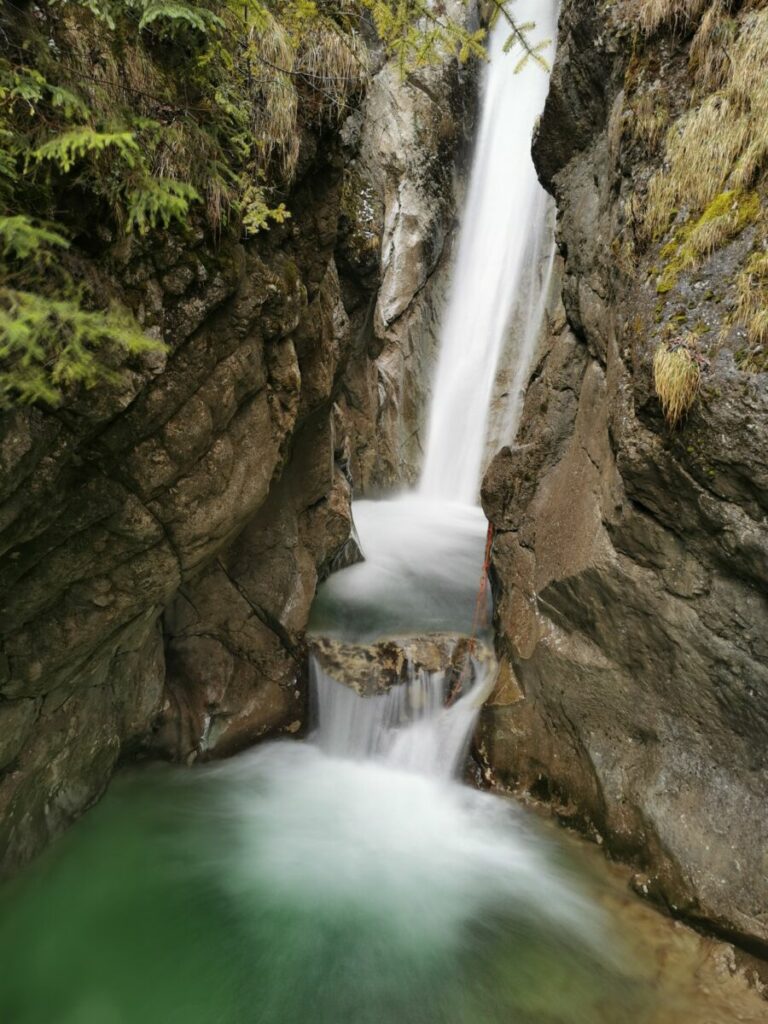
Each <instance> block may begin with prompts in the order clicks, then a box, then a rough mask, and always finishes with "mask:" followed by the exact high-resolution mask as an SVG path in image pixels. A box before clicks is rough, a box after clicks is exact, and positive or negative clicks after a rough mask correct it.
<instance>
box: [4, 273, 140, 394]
mask: <svg viewBox="0 0 768 1024" xmlns="http://www.w3.org/2000/svg"><path fill="white" fill-rule="evenodd" d="M157 347H158V345H157V342H155V341H152V340H151V339H149V338H147V337H146V336H145V335H143V334H141V332H140V331H138V330H136V328H135V327H134V326H133V325H132V324H131V322H130V320H129V319H128V318H127V317H126V316H125V315H124V314H121V313H120V312H113V313H112V314H111V315H108V316H105V315H104V314H103V313H100V312H87V311H86V310H84V309H83V308H82V306H81V304H80V302H79V301H77V300H67V299H51V298H46V297H44V296H42V295H40V294H37V293H34V292H25V291H16V290H15V289H12V288H0V366H2V367H3V369H2V372H0V408H2V407H4V406H8V405H11V404H14V403H17V402H47V403H49V404H51V405H54V404H56V403H57V402H58V401H59V400H60V398H61V395H62V388H63V387H66V386H71V385H76V384H83V385H85V386H86V387H93V386H94V385H95V384H98V383H101V382H102V381H116V380H117V379H119V378H118V374H117V373H116V372H115V371H114V370H113V369H111V368H110V367H109V365H108V363H107V362H106V361H105V360H104V358H103V357H104V353H105V350H107V351H108V350H109V349H110V348H112V349H115V350H119V351H122V352H123V353H128V354H137V353H140V352H148V351H151V350H153V349H157Z"/></svg>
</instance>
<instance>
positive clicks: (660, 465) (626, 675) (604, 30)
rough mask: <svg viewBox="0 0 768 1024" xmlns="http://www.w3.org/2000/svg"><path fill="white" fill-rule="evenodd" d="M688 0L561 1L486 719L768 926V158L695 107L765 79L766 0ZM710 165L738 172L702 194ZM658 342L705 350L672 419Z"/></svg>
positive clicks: (693, 905)
mask: <svg viewBox="0 0 768 1024" xmlns="http://www.w3.org/2000/svg"><path fill="white" fill-rule="evenodd" d="M673 7H675V5H671V4H667V5H665V4H656V5H655V6H654V5H651V4H648V3H643V2H641V0H639V2H636V3H622V4H584V3H581V2H578V0H566V2H565V3H564V5H563V9H562V14H561V24H560V40H559V51H558V57H557V62H556V65H555V68H554V74H553V79H552V89H551V94H550V97H549V100H548V102H547V106H546V110H545V113H544V116H543V118H542V122H541V125H540V129H539V132H538V136H537V138H536V141H535V145H534V154H535V158H536V162H537V166H538V169H539V173H540V176H541V178H542V180H543V182H544V183H545V185H546V187H547V188H548V189H549V190H550V191H551V192H552V193H553V194H554V196H555V197H556V199H557V203H558V208H559V220H558V243H559V249H560V254H561V257H562V260H561V263H562V274H563V277H562V298H563V308H562V309H561V310H560V311H559V312H558V311H555V312H554V313H553V315H552V317H551V322H550V328H551V330H550V332H549V337H548V339H547V341H546V344H544V345H543V346H542V348H541V350H540V351H539V353H538V356H537V359H536V361H535V368H534V370H533V373H532V375H531V379H530V381H529V385H528V391H527V396H526V401H525V409H524V414H523V422H522V425H521V429H520V433H519V435H518V438H517V440H516V443H515V444H514V445H513V446H511V447H509V448H505V449H503V450H502V451H501V452H500V453H499V454H498V455H497V457H496V458H495V460H494V462H493V463H492V465H491V467H490V469H489V472H488V474H487V477H486V479H485V482H484V491H483V496H484V506H485V509H486V511H487V514H488V516H489V518H490V519H491V521H492V522H493V523H494V525H495V527H496V537H495V542H494V552H493V584H494V592H495V598H496V628H497V643H498V652H499V654H500V656H501V658H502V661H503V663H504V666H505V667H504V672H505V676H504V679H505V685H504V686H502V687H500V689H499V691H498V693H497V695H496V697H495V698H494V700H493V701H492V703H491V706H490V707H489V708H488V709H487V711H486V713H485V716H484V721H483V724H482V730H481V740H480V746H481V750H482V753H483V755H484V758H485V760H486V764H487V766H488V769H489V771H490V772H491V773H492V774H493V776H494V777H495V778H496V780H497V781H499V782H500V783H502V784H504V785H507V786H509V787H512V788H515V789H516V790H518V791H521V792H528V793H530V794H532V795H533V796H534V797H536V798H539V799H543V800H546V801H549V802H551V803H552V804H553V805H554V806H555V808H556V809H557V812H558V813H559V814H560V815H561V816H562V817H563V818H564V819H566V820H568V821H570V822H573V823H577V824H579V825H580V826H581V827H582V828H584V829H586V830H588V831H589V832H591V833H592V834H594V835H595V836H596V837H598V838H599V839H600V841H603V840H604V841H605V842H606V844H607V846H608V847H609V848H610V849H611V850H612V851H613V852H614V853H615V854H616V855H618V856H620V857H623V858H626V859H631V860H633V861H634V862H635V863H636V864H637V866H638V875H637V884H638V887H639V888H640V889H641V890H642V891H643V892H645V893H647V894H649V895H652V896H654V897H655V898H657V899H659V900H661V901H663V902H665V903H666V905H667V906H668V907H669V908H670V909H671V910H672V911H673V912H674V913H677V914H682V915H686V916H688V917H689V918H692V919H700V920H703V921H706V922H707V924H708V925H709V926H711V927H715V928H718V929H720V930H721V931H722V932H723V933H725V934H728V935H732V936H735V937H737V938H738V939H739V940H740V941H742V942H743V943H745V944H751V945H753V946H754V947H755V948H761V949H763V950H765V949H766V948H768V946H767V945H766V944H767V943H768V919H767V918H766V907H768V885H767V882H766V879H767V877H768V875H767V873H766V868H767V864H766V853H765V851H766V849H768V764H767V762H766V758H767V757H768V746H767V745H766V742H765V741H766V735H768V647H767V646H766V641H765V624H766V622H768V615H767V614H766V613H767V612H768V603H767V602H766V580H767V579H768V527H767V526H766V511H767V510H768V462H767V461H766V454H765V441H766V437H768V384H767V383H766V382H767V381H768V377H767V376H766V373H765V369H766V367H765V364H764V361H763V362H761V356H760V354H761V351H762V350H761V348H760V345H759V344H758V343H757V342H756V341H755V336H754V324H753V325H752V326H750V324H749V323H746V322H745V320H744V318H743V315H742V313H743V306H744V303H745V300H744V297H743V293H744V289H745V282H744V275H745V273H747V275H748V276H749V274H750V273H752V274H753V280H752V287H753V288H759V287H761V285H760V279H759V275H755V274H754V272H753V270H754V268H755V266H756V264H755V259H756V256H755V254H758V256H759V253H761V252H763V251H764V246H765V237H766V236H765V219H764V213H763V212H762V211H763V210H764V206H765V198H766V185H765V175H764V170H765V166H764V163H761V161H760V159H757V160H753V163H754V166H753V167H751V168H750V169H749V174H747V170H746V169H745V168H746V163H745V161H747V160H748V159H752V157H753V156H754V154H752V156H745V153H744V152H743V151H738V152H734V154H733V161H734V163H733V167H732V168H728V167H726V168H725V171H724V172H723V174H722V179H721V180H720V179H717V173H718V171H717V168H718V163H717V161H718V160H719V159H720V157H721V155H722V154H718V151H717V146H718V145H720V147H721V149H722V144H723V140H724V139H725V138H726V137H727V136H726V135H725V133H724V132H723V131H722V130H721V131H720V134H717V133H713V132H706V131H702V130H701V127H700V124H699V121H698V118H701V117H704V116H706V117H716V116H717V117H721V118H722V113H723V111H722V108H723V106H724V105H725V107H726V116H727V118H729V119H730V120H731V121H733V119H734V118H736V117H744V118H747V117H750V116H752V114H751V113H750V111H753V110H754V109H755V107H756V105H757V104H758V102H759V101H760V100H761V96H760V94H759V89H758V87H755V89H754V90H753V94H752V95H751V96H746V97H744V96H742V97H741V99H738V98H737V97H736V95H735V90H736V88H737V85H736V82H735V80H734V78H733V68H734V67H740V68H741V69H742V71H743V70H744V68H745V62H746V61H747V55H748V54H749V52H750V50H754V48H755V47H756V46H762V42H763V41H764V39H765V36H764V32H765V27H766V26H765V21H764V19H765V11H761V10H759V7H760V5H755V4H739V3H735V4H730V5H728V4H718V3H715V4H711V5H707V4H698V5H694V4H688V5H686V4H679V5H677V6H676V7H675V10H674V11H673V10H672V8H673ZM664 11H666V13H667V14H668V15H670V19H669V20H668V21H666V22H665V20H664ZM638 26H642V28H643V29H644V30H645V31H644V32H641V31H639V30H638ZM722 53H725V54H726V57H725V58H724V57H723V56H722ZM707 61H709V62H710V63H709V65H707V64H706V62H707ZM728 61H730V64H729V63H728ZM711 62H716V64H717V67H716V68H714V66H713V65H712V63H711ZM763 68H764V63H763ZM747 70H748V68H747ZM712 76H714V78H715V81H714V83H713V81H712ZM756 81H757V82H758V84H759V79H757V80H756ZM715 86H716V87H715ZM729 90H730V92H729ZM729 103H730V104H731V106H730V107H728V104H729ZM686 132H687V134H686ZM694 135H695V136H697V140H696V139H694V138H693V136H694ZM744 138H746V140H747V142H746V145H748V144H749V142H750V140H751V141H754V130H753V129H747V130H745V132H744V136H743V138H742V143H743V142H744ZM681 139H682V140H683V142H682V143H681V142H680V140H681ZM696 141H698V146H699V147H700V148H699V150H695V147H694V143H695V142H696ZM729 144H730V143H729ZM681 147H682V148H681ZM685 147H688V148H687V149H685ZM707 147H710V148H711V149H712V152H710V149H708V148H707ZM683 150H684V152H683ZM681 152H682V156H681ZM696 152H698V153H699V157H700V158H701V167H702V168H704V170H703V171H702V170H701V168H700V169H699V170H698V171H696V165H695V155H696ZM702 152H703V156H702V155H701V154H702ZM686 161H688V165H687V167H686V166H685V162H686ZM739 161H741V163H739ZM691 169H693V171H694V174H693V175H692V174H691V173H690V170H691ZM683 172H686V173H687V176H688V179H689V180H688V182H687V185H686V187H687V188H688V189H689V191H688V192H686V191H685V189H684V188H683V187H682V186H680V185H679V181H678V179H676V178H675V175H678V177H679V178H680V180H682V175H683ZM705 174H709V175H710V176H711V175H714V176H715V179H716V180H715V181H714V184H713V185H712V188H713V190H714V192H715V193H718V194H717V195H716V196H715V198H714V199H713V198H711V197H709V196H704V197H703V198H699V197H696V196H695V195H694V192H695V188H699V187H703V188H704V189H706V188H708V187H710V184H709V183H706V182H705V181H704V178H703V177H702V175H705ZM738 175H741V177H740V178H738ZM734 182H736V183H735V184H734ZM675 189H677V191H676V193H675V191H674V190H675ZM665 190H666V192H665ZM673 193H674V201H670V203H669V207H668V208H666V209H662V211H661V213H660V212H659V197H660V196H667V197H669V196H671V195H673ZM723 196H725V199H724V198H723ZM707 204H709V205H707ZM747 207H749V210H748V215H745V210H747ZM702 209H703V212H702ZM654 217H655V218H656V223H655V224H654V223H653V218H654ZM713 221H716V231H715V233H714V234H711V233H710V234H709V236H708V242H707V244H706V245H700V246H699V247H698V248H696V246H695V245H694V244H693V243H692V242H691V240H692V239H693V240H694V242H695V241H696V240H697V239H699V240H700V238H701V236H702V233H703V231H704V230H705V229H706V230H709V229H708V228H707V225H711V224H712V223H713ZM750 261H751V262H750ZM745 268H746V271H745ZM750 268H752V269H750ZM750 294H752V293H750ZM660 346H664V347H666V348H668V349H669V350H674V349H675V348H678V347H680V346H683V347H686V348H687V350H688V351H689V352H690V353H691V359H692V360H694V359H695V361H696V364H697V366H699V367H700V368H701V389H700V392H699V395H698V398H697V400H696V402H695V404H694V405H693V408H692V409H691V410H690V412H689V414H688V416H687V418H685V419H684V420H683V421H682V422H681V423H679V424H677V425H675V426H673V427H671V426H669V425H668V424H667V423H666V422H665V419H664V416H663V415H662V411H661V408H660V405H659V401H658V398H657V396H656V394H655V393H654V384H653V378H652V364H653V354H654V351H657V350H658V349H659V347H660Z"/></svg>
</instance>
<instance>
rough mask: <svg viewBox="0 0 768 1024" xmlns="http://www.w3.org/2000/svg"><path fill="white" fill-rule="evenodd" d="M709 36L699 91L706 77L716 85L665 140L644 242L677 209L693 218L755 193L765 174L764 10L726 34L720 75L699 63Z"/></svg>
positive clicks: (767, 42) (767, 85)
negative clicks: (735, 194) (744, 192)
mask: <svg viewBox="0 0 768 1024" xmlns="http://www.w3.org/2000/svg"><path fill="white" fill-rule="evenodd" d="M705 20H706V19H705ZM713 24H714V23H713ZM708 31H709V33H710V36H708V37H707V39H708V40H709V41H708V42H706V43H705V41H704V38H703V37H702V41H701V47H702V48H701V50H700V52H699V57H698V58H697V60H698V62H699V63H698V65H697V66H698V67H699V69H700V74H701V76H702V85H704V86H705V87H709V85H710V83H711V80H712V78H713V77H714V80H715V81H719V82H720V85H719V87H718V90H717V91H716V92H714V93H712V94H711V95H708V96H707V97H706V98H705V99H704V100H703V101H702V102H701V103H700V105H699V106H698V107H696V108H695V109H693V110H691V111H689V112H688V113H687V114H685V115H684V116H683V117H682V118H680V120H679V121H678V122H677V123H676V124H675V125H673V126H672V128H671V129H670V131H669V132H668V135H667V146H666V166H665V167H664V168H663V169H661V170H659V171H658V172H657V173H656V174H655V175H654V176H653V177H652V178H651V181H650V184H649V188H648V199H647V204H646V212H645V217H644V223H643V234H644V236H645V237H646V239H651V238H655V237H658V236H659V235H661V234H663V233H664V232H665V231H666V229H667V228H668V227H669V224H670V222H671V220H672V218H673V216H674V215H675V213H676V212H677V210H679V209H680V208H681V207H683V208H686V209H687V210H688V211H690V212H691V213H692V214H695V213H697V212H698V211H701V210H704V209H705V208H706V207H707V206H709V204H710V203H712V202H713V201H714V200H715V199H716V198H717V196H718V195H720V194H721V193H725V192H728V191H731V190H737V189H750V188H752V187H754V185H755V184H756V182H757V181H758V180H759V179H760V177H761V176H762V175H763V173H764V172H765V170H766V167H768V74H766V68H767V67H768V9H766V8H763V9H762V10H759V11H753V12H751V13H748V14H746V15H745V16H744V17H743V18H742V19H741V21H740V22H739V25H738V31H737V30H736V28H735V27H733V26H731V27H729V29H728V32H729V33H732V34H733V43H732V45H731V46H730V47H729V48H728V50H727V51H726V58H725V64H726V65H727V67H725V68H723V67H719V66H718V67H717V68H715V65H714V63H713V60H711V59H708V58H707V57H706V53H707V47H708V46H710V45H711V33H712V32H713V31H714V28H713V25H710V26H709V29H708ZM717 45H718V46H719V45H720V44H719V43H718V44H717ZM702 54H703V56H702ZM721 79H722V81H720V80H721Z"/></svg>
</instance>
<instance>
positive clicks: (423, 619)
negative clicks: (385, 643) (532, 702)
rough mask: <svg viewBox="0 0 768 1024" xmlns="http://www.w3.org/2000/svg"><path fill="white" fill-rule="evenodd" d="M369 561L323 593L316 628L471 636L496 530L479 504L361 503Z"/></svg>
mask: <svg viewBox="0 0 768 1024" xmlns="http://www.w3.org/2000/svg"><path fill="white" fill-rule="evenodd" d="M353 513H354V517H355V525H356V527H357V533H358V537H359V540H360V547H361V549H362V552H363V555H364V557H365V561H364V562H360V563H359V564H358V565H353V566H350V567H349V568H348V569H343V570H342V571H341V572H337V573H334V575H333V576H331V577H330V579H328V580H327V581H326V582H325V583H324V584H323V585H322V586H321V587H320V589H319V592H318V596H317V599H316V601H315V605H314V607H313V610H312V618H311V621H310V630H311V631H313V632H316V633H322V634H324V635H326V636H335V637H341V638H344V639H346V640H359V641H370V640H373V639H375V638H377V637H382V636H389V635H396V634H401V635H402V634H408V633H429V632H451V633H470V632H471V630H472V624H473V619H474V616H475V605H476V603H477V594H478V589H479V586H480V578H481V575H482V569H483V552H484V550H485V540H486V531H487V527H488V524H487V522H486V519H485V516H484V515H483V513H482V510H481V509H480V508H478V507H476V506H473V505H461V504H457V503H452V502H443V501H431V500H429V499H425V498H423V497H421V496H420V495H418V494H406V495H402V496H401V497H399V498H393V499H390V500H389V501H356V502H355V503H354V504H353Z"/></svg>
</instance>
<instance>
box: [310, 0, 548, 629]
mask: <svg viewBox="0 0 768 1024" xmlns="http://www.w3.org/2000/svg"><path fill="white" fill-rule="evenodd" d="M515 16H516V17H517V18H519V19H521V20H522V21H523V22H527V21H533V22H535V23H536V33H537V37H540V38H544V39H553V38H554V37H555V35H556V27H557V25H556V19H557V3H556V0H544V2H542V0H518V2H517V3H516V4H515ZM507 35H508V33H507V31H506V30H505V22H504V20H503V18H499V20H498V22H497V24H496V27H495V28H494V31H493V32H492V34H491V38H490V42H489V57H490V59H489V61H488V63H487V64H486V66H485V68H484V71H483V80H482V83H481V117H480V126H479V132H478V138H477V144H476V147H475V152H474V155H473V160H472V167H471V171H470V179H469V189H468V195H467V203H466V210H465V213H464V216H463V224H462V228H461V231H460V236H459V243H458V254H457V258H456V264H455V266H454V268H453V271H452V276H451V284H450V288H449V298H448V303H447V308H446V310H445V316H444V319H443V325H442V329H441V332H440V351H439V356H438V365H437V371H436V378H435V385H434V389H433V395H432V401H431V411H430V415H429V429H428V433H427V442H426V454H425V460H424V467H423V472H422V476H421V480H420V483H419V485H418V488H417V489H416V490H415V491H413V492H410V493H407V494H402V495H400V496H398V497H396V498H394V499H390V500H386V501H357V502H355V503H354V506H353V511H354V517H355V523H356V525H357V531H358V535H359V538H360V543H361V548H362V551H363V555H364V557H365V561H364V562H362V563H361V564H359V565H354V566H352V567H350V568H348V569H345V570H343V571H342V572H339V573H336V574H335V575H334V576H332V577H331V578H330V579H329V580H328V581H327V582H326V583H325V584H324V585H323V587H322V588H321V590H320V593H319V595H318V600H317V601H316V604H315V608H314V611H313V620H312V622H311V624H310V625H311V628H312V629H313V630H314V631H315V632H319V633H324V634H326V635H335V636H341V637H344V638H345V639H350V640H355V639H357V640H369V639H373V638H374V637H376V636H383V635H387V634H392V633H403V632H413V631H414V630H416V631H418V632H424V631H428V630H440V629H443V630H448V631H452V632H466V631H468V630H469V628H470V626H471V623H472V614H473V608H474V601H475V595H476V593H477V586H478V580H479V576H480V571H481V566H482V559H483V549H484V540H485V531H486V522H485V517H484V516H483V513H482V511H481V509H480V508H479V506H478V496H479V495H478V492H479V487H480V478H481V475H482V472H483V469H484V468H485V461H486V453H487V451H488V447H489V442H491V443H493V444H495V445H496V447H500V446H501V444H509V443H511V442H512V441H513V440H514V435H515V432H516V429H517V422H518V419H519V411H520V406H521V400H522V393H523V390H524V384H525V381H526V379H527V373H528V368H529V364H530V360H531V357H532V355H533V351H534V348H535V344H536V341H537V339H538V336H539V333H540V329H541V324H542V321H543V318H544V315H545V306H546V298H547V292H548V283H549V279H548V271H547V268H548V267H549V268H551V262H552V258H553V254H554V249H553V244H554V243H553V236H552V225H551V217H550V213H551V201H550V199H549V197H548V196H547V194H546V193H545V191H544V189H543V188H542V187H541V185H540V184H539V182H538V179H537V177H536V171H535V168H534V166H533V160H532V157H531V140H532V135H533V129H534V125H535V121H536V118H537V117H538V115H539V114H540V113H541V110H542V108H543V105H544V100H545V98H546V93H547V86H548V75H547V74H546V73H545V71H544V70H543V69H542V67H541V66H540V65H538V64H537V63H536V62H535V61H528V62H526V64H525V65H524V66H523V67H522V68H520V69H518V65H519V63H520V59H521V56H522V51H521V50H520V49H519V44H516V45H515V46H513V47H512V48H511V50H510V52H508V53H505V52H504V45H505V41H506V39H507ZM547 57H548V59H549V60H551V59H552V52H551V50H550V51H549V52H548V53H547ZM542 264H543V267H542ZM503 358H506V359H507V360H508V361H509V362H510V364H511V365H510V366H509V367H502V368H501V369H503V370H504V371H505V372H506V373H507V374H509V375H511V378H512V382H511V385H510V387H509V388H508V397H507V400H506V402H505V404H504V408H503V411H502V414H501V416H499V417H497V419H496V422H495V423H491V422H490V416H489V409H490V406H491V402H492V397H493V392H494V384H495V381H496V379H497V377H498V375H499V372H500V365H499V364H500V361H501V360H502V359H503Z"/></svg>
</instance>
